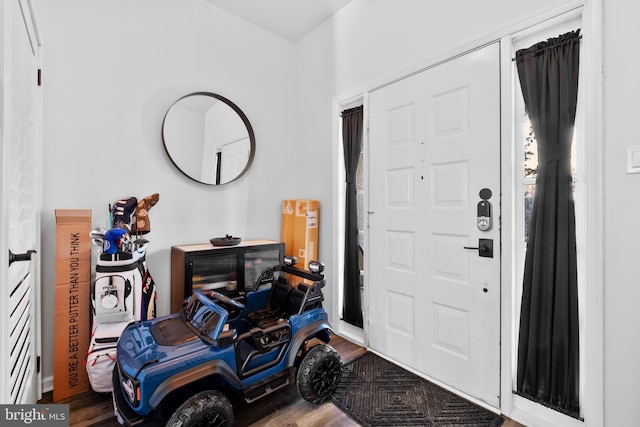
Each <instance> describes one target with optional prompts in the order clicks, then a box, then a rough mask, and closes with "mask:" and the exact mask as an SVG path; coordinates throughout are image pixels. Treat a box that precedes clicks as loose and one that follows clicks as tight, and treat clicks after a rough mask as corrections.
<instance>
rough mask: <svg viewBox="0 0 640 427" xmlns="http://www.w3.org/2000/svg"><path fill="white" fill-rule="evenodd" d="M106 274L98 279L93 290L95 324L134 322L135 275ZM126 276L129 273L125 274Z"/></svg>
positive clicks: (131, 273)
mask: <svg viewBox="0 0 640 427" xmlns="http://www.w3.org/2000/svg"><path fill="white" fill-rule="evenodd" d="M135 271H136V270H133V271H131V272H130V274H127V276H124V275H122V274H106V275H99V276H98V277H96V280H95V282H94V289H93V294H92V295H93V321H94V323H108V322H127V323H128V322H131V321H133V286H132V283H131V282H132V280H134V279H133V274H134V272H135ZM123 273H124V274H126V273H129V272H123Z"/></svg>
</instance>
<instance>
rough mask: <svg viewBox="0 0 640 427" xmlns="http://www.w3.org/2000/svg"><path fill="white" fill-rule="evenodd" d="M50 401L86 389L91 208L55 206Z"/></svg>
mask: <svg viewBox="0 0 640 427" xmlns="http://www.w3.org/2000/svg"><path fill="white" fill-rule="evenodd" d="M55 215H56V272H55V310H54V322H55V332H54V344H53V400H54V402H56V401H59V400H62V399H65V398H67V397H70V396H75V395H77V394H80V393H84V392H86V391H88V390H89V377H88V376H87V370H86V368H85V365H84V361H85V359H86V356H87V350H88V348H89V338H90V334H91V321H90V281H91V239H90V236H89V233H90V231H91V211H90V210H75V209H74V210H70V209H56V211H55Z"/></svg>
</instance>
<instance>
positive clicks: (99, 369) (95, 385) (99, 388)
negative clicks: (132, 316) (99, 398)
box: [86, 322, 128, 393]
mask: <svg viewBox="0 0 640 427" xmlns="http://www.w3.org/2000/svg"><path fill="white" fill-rule="evenodd" d="M127 324H128V323H126V322H121V323H102V324H96V326H95V327H94V329H93V333H92V334H91V342H90V343H89V351H88V352H87V366H86V367H87V374H88V376H89V382H90V383H91V388H92V389H93V391H95V392H98V393H107V392H110V391H112V390H113V386H112V384H111V377H112V375H113V368H114V367H115V364H116V346H117V344H118V338H119V337H120V334H122V331H123V330H124V328H125V327H126V326H127Z"/></svg>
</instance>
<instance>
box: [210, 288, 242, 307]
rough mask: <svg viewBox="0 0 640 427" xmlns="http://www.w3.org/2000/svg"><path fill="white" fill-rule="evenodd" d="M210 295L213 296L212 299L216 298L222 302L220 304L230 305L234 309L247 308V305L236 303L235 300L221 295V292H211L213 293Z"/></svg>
mask: <svg viewBox="0 0 640 427" xmlns="http://www.w3.org/2000/svg"><path fill="white" fill-rule="evenodd" d="M209 295H210V296H211V298H215V299H217V300H218V301H220V302H222V303H224V304H228V305H230V306H232V307H235V308H237V309H240V310H244V308H245V305H244V304H242V303H241V302H238V301H236V300H234V299H231V298H229V297H228V296H226V295H223V294H221V293H220V292H216V291H211V293H210V294H209Z"/></svg>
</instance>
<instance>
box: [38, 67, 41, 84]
mask: <svg viewBox="0 0 640 427" xmlns="http://www.w3.org/2000/svg"><path fill="white" fill-rule="evenodd" d="M38 86H42V69H40V68H38Z"/></svg>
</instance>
